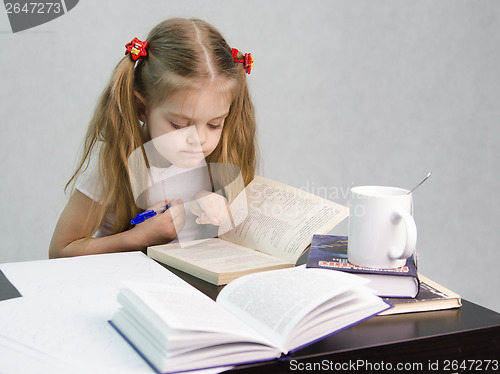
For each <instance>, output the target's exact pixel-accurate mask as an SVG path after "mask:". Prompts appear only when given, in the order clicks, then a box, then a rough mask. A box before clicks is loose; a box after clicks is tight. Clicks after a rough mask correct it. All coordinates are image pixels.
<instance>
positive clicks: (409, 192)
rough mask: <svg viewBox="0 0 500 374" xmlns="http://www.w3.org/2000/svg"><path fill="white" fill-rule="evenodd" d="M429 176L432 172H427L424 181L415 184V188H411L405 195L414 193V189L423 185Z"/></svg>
mask: <svg viewBox="0 0 500 374" xmlns="http://www.w3.org/2000/svg"><path fill="white" fill-rule="evenodd" d="M431 174H432V171H430V172H429V174H427V176H426V177H425V178H424V179H422V181H421V182H420V183H419V184H417V185H416V186H415V187H413V188H412V189H411V190H410V191H408V192H407V193H406V194H407V195H409V194H411V193H412V192H413V191H415V189H416V188H417V187H419V186H420V185H421V184H422V183H424V182H425V181H426V180H427V178H429V177H430V176H431Z"/></svg>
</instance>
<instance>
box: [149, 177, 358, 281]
mask: <svg viewBox="0 0 500 374" xmlns="http://www.w3.org/2000/svg"><path fill="white" fill-rule="evenodd" d="M230 211H231V216H232V220H231V221H232V222H230V221H229V220H228V222H226V224H225V225H222V226H221V227H220V228H219V236H218V238H211V239H203V240H196V241H192V242H187V243H186V242H185V243H172V244H165V245H160V246H154V247H150V248H148V256H150V257H151V258H153V259H155V260H157V261H160V262H162V263H165V264H167V265H169V266H172V267H174V268H176V269H179V270H182V271H184V272H186V273H188V274H191V275H194V276H195V277H198V278H201V279H203V280H205V281H207V282H210V283H213V284H217V285H221V284H227V283H229V282H230V281H232V280H233V279H235V278H238V277H240V276H242V275H245V274H249V273H253V272H257V271H264V270H272V269H279V268H286V267H292V266H294V265H295V264H296V262H297V260H298V259H299V258H300V256H301V255H302V254H303V253H304V251H305V250H306V249H307V247H308V246H309V245H310V244H311V239H312V236H313V234H315V233H318V234H324V233H326V232H328V231H329V230H331V229H332V228H333V227H334V226H335V225H337V224H338V223H339V222H340V221H342V220H343V219H344V218H346V217H347V216H348V215H349V209H348V208H347V207H345V206H342V205H340V204H337V203H334V202H332V201H329V200H327V199H323V198H321V197H318V196H315V195H312V194H310V193H308V192H306V191H303V190H300V189H298V188H294V187H291V186H288V185H285V184H282V183H278V182H275V181H272V180H269V179H266V178H263V177H256V178H255V179H254V180H253V181H252V182H251V183H250V184H249V185H248V186H247V187H246V188H245V189H244V190H243V191H242V192H241V193H240V194H239V195H238V196H237V197H236V198H235V199H234V201H233V202H232V203H231V205H230Z"/></svg>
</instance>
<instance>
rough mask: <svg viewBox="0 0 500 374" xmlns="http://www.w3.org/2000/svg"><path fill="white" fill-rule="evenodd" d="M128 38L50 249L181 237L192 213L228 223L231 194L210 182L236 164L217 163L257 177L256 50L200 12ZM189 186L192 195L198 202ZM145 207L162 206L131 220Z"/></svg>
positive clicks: (61, 251) (96, 248)
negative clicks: (249, 76) (251, 85)
mask: <svg viewBox="0 0 500 374" xmlns="http://www.w3.org/2000/svg"><path fill="white" fill-rule="evenodd" d="M126 47H127V52H126V54H127V55H126V56H125V57H124V58H123V59H122V60H121V61H120V62H119V64H118V65H117V67H116V68H115V71H114V74H113V76H112V78H111V81H110V83H109V84H108V86H107V87H106V89H105V90H104V92H103V94H102V96H101V98H100V100H99V102H98V105H97V107H96V110H95V113H94V116H93V118H92V120H91V122H90V125H89V129H88V132H87V135H86V139H85V145H84V151H83V156H82V159H81V161H80V163H79V166H78V167H77V170H76V172H75V173H74V174H73V176H72V177H71V179H70V180H69V182H68V184H67V185H66V189H67V188H68V187H69V186H70V184H74V185H75V187H76V189H73V192H72V194H71V196H70V199H69V201H68V203H67V205H66V207H65V208H64V210H63V212H62V213H61V216H60V218H59V221H58V223H57V225H56V228H55V231H54V234H53V237H52V241H51V243H50V248H49V257H51V258H53V257H64V256H77V255H86V254H97V253H107V252H118V251H132V250H145V249H146V248H147V247H148V246H151V245H157V244H164V243H167V242H170V241H172V240H174V239H176V238H177V237H178V234H180V233H181V232H183V231H185V230H186V227H185V226H187V225H188V221H189V220H188V215H195V217H196V222H195V223H194V224H195V225H198V226H200V225H202V224H207V223H212V224H215V225H218V224H221V223H222V221H224V220H225V219H226V217H227V210H226V207H225V204H224V203H223V201H224V199H223V198H221V196H220V195H216V194H213V193H211V191H207V189H209V190H210V189H211V190H212V191H213V190H214V189H215V190H217V189H221V186H224V185H227V184H228V182H229V181H230V180H231V179H233V177H231V176H228V172H227V169H226V170H225V171H222V172H219V173H213V170H212V169H214V168H213V167H210V165H212V164H211V163H215V164H214V165H235V166H236V167H237V168H238V169H239V170H241V177H242V181H243V183H244V184H245V185H246V184H248V183H249V182H250V181H251V180H252V179H253V177H254V173H255V168H256V137H255V131H256V130H255V117H254V110H253V105H252V102H251V100H250V97H249V93H248V87H247V83H246V73H250V71H251V67H252V65H253V61H252V58H251V55H250V54H246V55H244V56H243V55H242V54H241V53H240V52H238V51H237V50H235V49H231V48H230V47H229V46H228V44H227V43H226V41H225V40H224V39H223V37H222V36H221V35H220V34H219V32H218V31H217V30H216V29H215V28H214V27H213V26H211V25H209V24H207V23H206V22H203V21H201V20H196V19H192V20H187V19H171V20H167V21H164V22H162V23H160V24H159V25H157V26H156V27H155V28H154V29H153V30H152V31H151V32H150V34H149V35H148V38H147V40H146V41H144V42H141V41H140V40H138V39H134V40H133V41H132V42H131V43H129V44H127V45H126ZM205 160H206V162H207V164H205ZM138 165H139V166H138ZM141 165H143V166H141ZM206 170H208V171H209V172H211V173H206V172H205V171H206ZM218 170H220V168H218ZM230 170H232V169H231V168H230ZM153 175H155V177H153ZM207 175H208V180H209V182H210V183H208V187H207V183H206V182H207ZM155 178H156V179H155ZM144 180H148V181H149V182H148V183H146V184H144V183H143V182H144ZM152 180H153V181H152ZM151 181H152V182H151ZM198 184H199V186H196V188H193V186H195V185H198ZM158 191H160V192H161V191H167V192H165V194H163V195H162V194H161V193H160V194H158ZM186 191H187V194H186ZM155 194H156V195H155ZM182 194H184V195H185V196H186V197H184V198H183V199H191V200H193V202H192V203H191V204H190V205H189V209H185V208H184V201H183V199H180V197H182ZM193 195H194V197H190V196H193ZM144 196H146V197H144ZM151 196H153V197H151ZM154 196H156V198H155V197H154ZM158 196H160V197H161V198H158ZM229 198H230V197H229ZM151 204H152V205H151ZM165 206H166V207H168V209H167V210H166V211H164V210H165V208H163V209H162V207H165ZM146 208H149V209H152V210H154V211H155V213H157V214H156V215H155V216H154V217H152V218H150V219H147V220H145V221H144V222H142V223H139V224H136V225H133V224H131V222H130V221H131V219H132V218H133V217H135V216H136V215H137V214H138V213H140V212H141V211H142V210H144V209H146ZM191 226H192V222H191Z"/></svg>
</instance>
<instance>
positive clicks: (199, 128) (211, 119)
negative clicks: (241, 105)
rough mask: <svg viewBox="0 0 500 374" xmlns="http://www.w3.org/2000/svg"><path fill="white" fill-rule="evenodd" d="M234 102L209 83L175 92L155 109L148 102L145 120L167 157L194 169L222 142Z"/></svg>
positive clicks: (161, 152) (157, 147) (157, 145)
mask: <svg viewBox="0 0 500 374" xmlns="http://www.w3.org/2000/svg"><path fill="white" fill-rule="evenodd" d="M141 101H142V102H144V101H143V100H141ZM230 105H231V98H230V95H229V94H227V92H226V91H222V92H221V88H220V86H218V85H207V86H204V87H203V88H201V89H197V90H191V89H188V90H183V91H179V92H177V93H174V94H173V95H170V96H169V97H168V98H167V99H166V100H165V101H163V102H161V103H160V104H159V105H158V106H156V107H154V108H150V107H148V106H147V105H146V106H145V113H144V115H142V117H144V118H141V120H142V121H144V122H145V123H146V124H147V128H148V131H149V135H150V137H151V140H152V141H153V145H154V147H155V148H156V150H157V151H158V152H159V153H160V154H161V155H162V156H163V157H164V158H166V159H167V160H168V161H169V162H170V163H172V164H174V165H175V166H178V167H181V168H192V167H195V166H197V165H198V164H199V163H200V162H201V161H202V160H203V159H204V158H205V157H207V156H208V155H210V154H211V153H212V152H213V151H214V149H215V148H216V147H217V144H219V140H220V137H221V134H222V128H223V127H224V120H225V119H226V117H227V115H228V113H229V106H230ZM139 112H141V111H139Z"/></svg>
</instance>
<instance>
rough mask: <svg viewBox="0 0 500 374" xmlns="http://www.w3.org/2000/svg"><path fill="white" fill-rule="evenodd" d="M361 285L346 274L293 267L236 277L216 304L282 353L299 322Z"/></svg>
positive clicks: (360, 282)
mask: <svg viewBox="0 0 500 374" xmlns="http://www.w3.org/2000/svg"><path fill="white" fill-rule="evenodd" d="M362 283H364V280H362V279H361V278H358V277H354V276H352V275H350V274H345V273H340V272H329V271H324V270H320V269H306V268H304V267H295V268H291V269H283V270H275V271H269V272H264V273H258V274H251V275H247V276H244V277H241V278H238V279H236V280H234V281H233V282H231V283H230V284H229V285H227V286H226V287H225V288H224V289H223V290H222V291H221V292H220V294H219V296H218V297H217V303H218V304H219V305H221V306H223V307H224V308H226V309H227V310H229V311H230V312H232V313H233V314H235V315H236V316H237V317H238V318H240V319H241V320H242V321H245V322H246V323H247V324H249V325H250V326H252V327H253V328H255V329H256V330H257V331H258V332H260V333H261V334H262V335H263V336H265V337H267V338H268V339H269V340H270V341H272V342H273V344H274V345H275V346H276V347H278V348H280V349H281V350H283V351H286V348H285V347H284V344H285V343H286V341H287V337H288V335H289V334H290V333H291V332H292V331H293V329H294V328H295V327H296V326H297V323H298V322H299V321H301V320H302V319H303V318H304V317H305V316H306V315H307V314H308V313H310V312H311V311H314V310H315V309H316V308H317V307H318V306H319V305H321V304H322V303H324V302H326V301H327V300H331V299H334V298H335V297H341V296H342V294H343V293H346V292H348V291H349V290H350V289H353V288H355V287H356V286H358V285H360V284H362Z"/></svg>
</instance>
